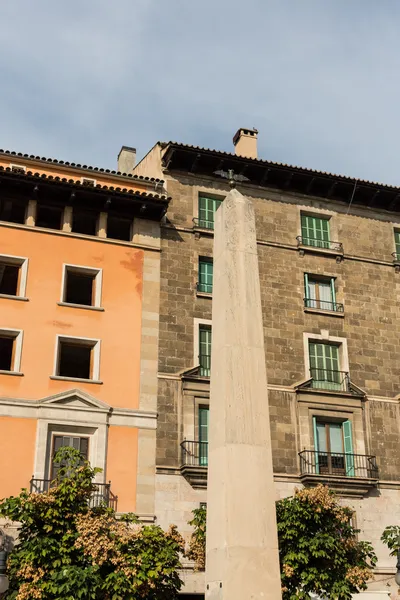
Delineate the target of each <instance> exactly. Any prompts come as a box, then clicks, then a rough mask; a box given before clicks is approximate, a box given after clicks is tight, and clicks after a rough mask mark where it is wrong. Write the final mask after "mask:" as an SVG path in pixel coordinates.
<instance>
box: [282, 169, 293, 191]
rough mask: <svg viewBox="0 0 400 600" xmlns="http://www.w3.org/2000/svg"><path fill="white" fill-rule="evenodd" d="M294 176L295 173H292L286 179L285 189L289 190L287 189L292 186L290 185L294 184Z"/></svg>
mask: <svg viewBox="0 0 400 600" xmlns="http://www.w3.org/2000/svg"><path fill="white" fill-rule="evenodd" d="M293 175H294V173H293V172H291V173H289V175H288V176H287V177H286V179H285V181H284V183H283V187H284V188H285V189H287V188H288V187H289V186H290V184H291V183H292V179H293Z"/></svg>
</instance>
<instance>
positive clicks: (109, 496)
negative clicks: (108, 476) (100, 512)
mask: <svg viewBox="0 0 400 600" xmlns="http://www.w3.org/2000/svg"><path fill="white" fill-rule="evenodd" d="M54 483H55V482H54V480H51V479H35V478H33V477H32V479H31V480H30V491H31V493H32V492H34V493H36V494H43V492H48V491H49V489H50V488H51V487H52V484H53V485H54ZM94 485H95V486H96V490H95V491H94V492H93V494H92V496H91V498H90V501H89V506H90V508H97V507H99V506H106V507H107V508H111V509H112V510H114V511H116V510H117V504H118V496H114V494H113V493H112V491H111V481H110V482H109V483H95V484H94Z"/></svg>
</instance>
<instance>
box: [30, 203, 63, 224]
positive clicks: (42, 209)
mask: <svg viewBox="0 0 400 600" xmlns="http://www.w3.org/2000/svg"><path fill="white" fill-rule="evenodd" d="M62 216H63V208H62V207H61V206H48V205H47V204H41V203H40V202H38V203H37V208H36V222H35V224H36V227H45V228H46V229H61V219H62Z"/></svg>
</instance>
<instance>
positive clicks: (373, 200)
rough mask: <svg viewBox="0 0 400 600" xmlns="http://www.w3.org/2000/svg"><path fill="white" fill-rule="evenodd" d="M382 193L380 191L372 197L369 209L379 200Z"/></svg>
mask: <svg viewBox="0 0 400 600" xmlns="http://www.w3.org/2000/svg"><path fill="white" fill-rule="evenodd" d="M380 193H381V192H380V190H376V192H375V193H374V194H372V197H371V199H370V201H369V202H368V207H369V208H371V207H372V206H373V205H374V203H375V200H376V199H377V198H378V196H379V194H380Z"/></svg>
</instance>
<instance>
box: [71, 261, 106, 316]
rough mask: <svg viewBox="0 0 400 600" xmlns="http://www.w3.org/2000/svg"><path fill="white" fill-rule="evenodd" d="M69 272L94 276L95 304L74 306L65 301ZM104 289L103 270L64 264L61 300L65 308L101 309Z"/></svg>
mask: <svg viewBox="0 0 400 600" xmlns="http://www.w3.org/2000/svg"><path fill="white" fill-rule="evenodd" d="M67 271H72V272H75V273H82V274H83V275H93V276H94V286H95V292H94V304H74V303H71V302H67V301H66V300H65V297H66V291H67V290H66V281H67ZM102 287H103V269H98V268H95V267H85V266H82V265H73V264H69V263H64V264H63V271H62V277H61V299H60V304H62V305H63V306H64V305H66V306H77V307H83V308H101V294H102Z"/></svg>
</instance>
